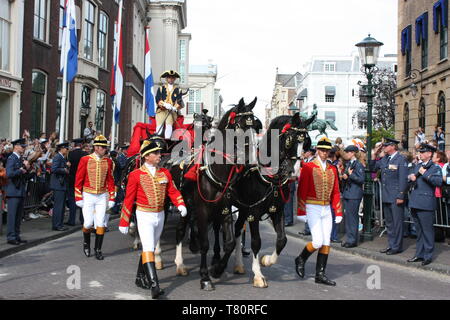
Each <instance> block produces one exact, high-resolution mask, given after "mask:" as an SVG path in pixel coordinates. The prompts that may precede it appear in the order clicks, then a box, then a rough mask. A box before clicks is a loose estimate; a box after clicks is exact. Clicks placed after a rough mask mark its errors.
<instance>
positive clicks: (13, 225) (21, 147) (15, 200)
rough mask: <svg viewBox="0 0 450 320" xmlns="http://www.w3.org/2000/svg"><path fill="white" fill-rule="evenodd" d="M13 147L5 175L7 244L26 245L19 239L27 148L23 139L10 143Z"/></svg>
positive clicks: (25, 177)
mask: <svg viewBox="0 0 450 320" xmlns="http://www.w3.org/2000/svg"><path fill="white" fill-rule="evenodd" d="M11 143H12V145H13V146H14V149H13V153H12V154H11V155H10V156H9V157H8V160H7V162H6V175H7V177H8V185H7V186H6V198H7V203H8V226H7V235H6V237H7V242H8V243H9V244H12V245H20V244H21V243H26V242H27V241H26V240H23V239H21V238H20V222H21V221H22V215H23V203H24V198H25V193H26V190H25V185H26V179H27V178H28V177H27V173H28V172H29V170H30V169H31V166H30V164H29V163H28V161H23V160H22V155H23V153H24V152H25V148H26V147H27V145H26V143H25V139H18V140H15V141H12V142H11Z"/></svg>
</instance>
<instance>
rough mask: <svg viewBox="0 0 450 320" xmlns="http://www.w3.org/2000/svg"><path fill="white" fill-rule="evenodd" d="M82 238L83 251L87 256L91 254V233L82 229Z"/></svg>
mask: <svg viewBox="0 0 450 320" xmlns="http://www.w3.org/2000/svg"><path fill="white" fill-rule="evenodd" d="M83 238H84V241H83V252H84V254H85V255H86V257H88V258H89V257H90V256H91V233H90V232H84V231H83Z"/></svg>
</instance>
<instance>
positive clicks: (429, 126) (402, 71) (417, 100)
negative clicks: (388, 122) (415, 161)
mask: <svg viewBox="0 0 450 320" xmlns="http://www.w3.org/2000/svg"><path fill="white" fill-rule="evenodd" d="M398 9H399V10H398V14H399V26H398V38H399V49H398V76H397V82H398V89H397V91H396V104H397V108H396V122H395V134H396V138H397V139H401V140H402V141H404V144H405V145H407V146H408V149H410V150H412V149H414V141H415V136H414V132H415V131H416V130H417V128H418V127H419V126H420V127H423V128H425V134H426V138H427V139H428V140H430V139H433V135H434V129H435V126H436V125H438V126H441V127H443V128H444V129H450V123H449V122H450V114H449V108H448V107H447V105H449V104H450V100H449V99H450V62H449V60H448V14H449V7H448V0H414V1H412V0H398ZM449 146H450V137H449V136H448V135H447V136H446V148H448V147H449Z"/></svg>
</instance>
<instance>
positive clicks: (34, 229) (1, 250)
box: [0, 212, 118, 259]
mask: <svg viewBox="0 0 450 320" xmlns="http://www.w3.org/2000/svg"><path fill="white" fill-rule="evenodd" d="M117 217H118V216H117V215H112V216H111V218H110V221H112V220H114V219H115V218H117ZM67 218H68V212H66V216H65V218H64V221H67ZM77 220H78V218H77ZM64 226H65V227H67V228H68V230H67V231H53V230H52V218H51V217H49V216H43V217H41V218H38V219H32V220H29V221H23V222H22V224H21V225H20V231H21V234H20V236H21V238H22V239H23V240H27V241H28V243H25V244H22V245H19V246H15V245H10V244H8V243H7V242H6V224H4V225H3V226H2V230H1V231H2V232H1V235H0V259H1V258H4V257H6V256H9V255H11V254H14V253H17V252H19V251H22V250H26V249H29V248H32V247H35V246H38V245H40V244H42V243H45V242H48V241H52V240H56V239H59V238H62V237H65V236H67V235H69V234H72V233H75V232H80V234H81V224H79V222H78V221H77V225H75V226H74V227H71V226H67V225H64Z"/></svg>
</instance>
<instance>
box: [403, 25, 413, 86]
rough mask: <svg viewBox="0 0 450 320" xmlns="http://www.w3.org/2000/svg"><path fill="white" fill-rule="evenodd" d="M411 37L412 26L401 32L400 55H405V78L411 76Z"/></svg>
mask: <svg viewBox="0 0 450 320" xmlns="http://www.w3.org/2000/svg"><path fill="white" fill-rule="evenodd" d="M411 35H412V26H411V25H409V26H407V27H406V28H405V29H403V30H402V34H401V41H402V43H401V51H402V55H404V56H405V55H406V57H405V64H406V66H405V71H406V74H405V76H406V77H409V76H410V75H411V69H412V56H411Z"/></svg>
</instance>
